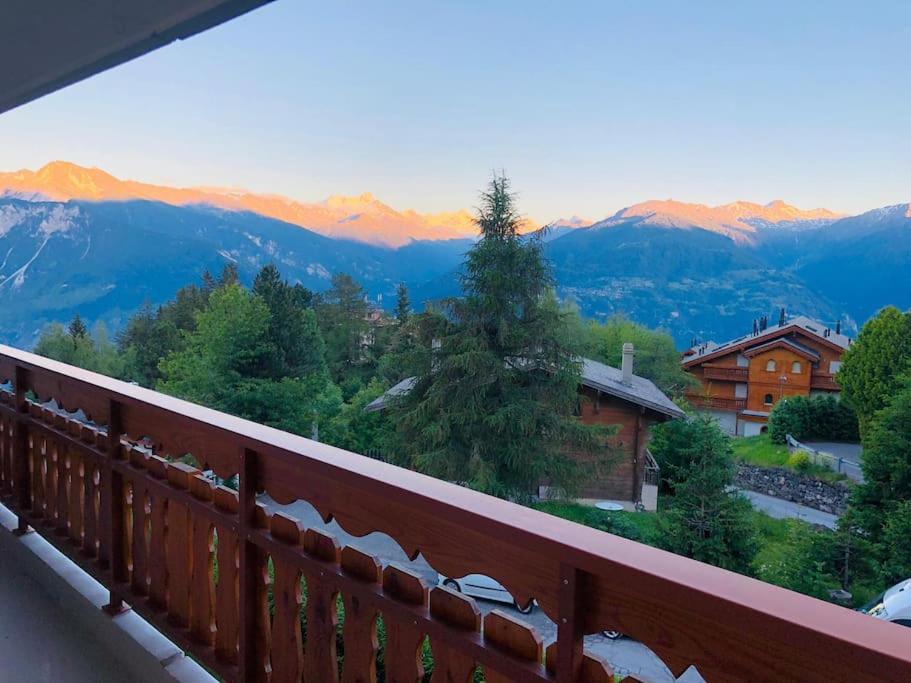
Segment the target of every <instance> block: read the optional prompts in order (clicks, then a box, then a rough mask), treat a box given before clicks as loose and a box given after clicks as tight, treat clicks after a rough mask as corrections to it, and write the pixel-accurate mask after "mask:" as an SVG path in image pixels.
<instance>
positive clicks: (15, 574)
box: [0, 529, 125, 683]
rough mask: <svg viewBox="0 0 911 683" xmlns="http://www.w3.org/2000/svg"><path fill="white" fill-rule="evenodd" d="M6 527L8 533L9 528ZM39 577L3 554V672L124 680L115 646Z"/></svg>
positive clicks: (35, 677) (13, 676)
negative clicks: (90, 631)
mask: <svg viewBox="0 0 911 683" xmlns="http://www.w3.org/2000/svg"><path fill="white" fill-rule="evenodd" d="M0 533H8V532H7V531H6V530H5V529H2V530H0ZM73 626H74V624H73V620H72V617H71V616H70V615H69V614H68V613H67V612H66V611H65V610H64V609H63V608H62V607H61V605H60V604H59V603H58V602H57V600H56V599H55V598H54V597H53V596H51V595H49V594H48V593H47V592H46V591H45V589H44V587H43V586H42V585H41V583H39V582H38V581H35V580H34V579H32V578H31V577H29V576H27V575H26V574H24V573H23V572H22V571H20V570H19V569H18V568H17V567H16V566H14V561H13V558H11V557H9V556H8V555H7V554H6V553H2V554H0V678H2V679H3V680H5V681H35V682H41V681H48V682H51V681H53V682H55V683H56V682H57V681H72V682H73V683H81V682H82V681H93V682H96V681H122V680H125V679H124V673H125V672H124V668H123V665H122V664H121V662H120V661H119V659H118V658H117V657H116V656H115V654H114V653H113V652H112V651H111V648H110V646H107V645H106V644H105V643H102V642H99V641H98V640H96V639H94V638H93V637H92V636H91V635H86V634H85V633H84V632H83V631H81V629H74V628H73Z"/></svg>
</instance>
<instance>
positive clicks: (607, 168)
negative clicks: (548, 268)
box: [0, 0, 911, 221]
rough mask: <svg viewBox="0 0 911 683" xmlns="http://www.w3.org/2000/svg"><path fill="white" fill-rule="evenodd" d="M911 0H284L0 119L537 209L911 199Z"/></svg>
mask: <svg viewBox="0 0 911 683" xmlns="http://www.w3.org/2000/svg"><path fill="white" fill-rule="evenodd" d="M908 45H911V3H907V2H893V3H885V2H882V3H879V2H863V3H860V2H850V3H838V2H811V1H797V2H795V1H793V0H791V1H790V2H783V3H777V2H750V3H746V2H682V1H681V2H623V3H621V2H590V3H588V2H561V3H552V2H518V1H516V2H506V1H503V2H467V1H466V2H452V3H445V4H443V3H431V2H392V1H390V2H384V3H379V2H363V3H353V2H339V3H334V2H324V3H312V2H302V1H299V0H278V1H277V2H275V3H273V4H272V5H268V6H266V7H264V8H261V9H259V10H256V11H254V12H253V13H251V14H248V15H246V16H244V17H242V18H240V19H238V20H235V21H233V22H231V23H229V24H226V25H224V26H222V27H219V28H217V29H214V30H212V31H209V32H207V33H205V34H202V35H200V36H196V37H194V38H192V39H190V40H188V41H184V42H182V43H179V44H174V45H171V46H169V47H166V48H164V49H162V50H159V51H158V52H155V53H153V54H151V55H147V56H145V57H142V58H140V59H138V60H136V61H134V62H131V63H129V64H126V65H123V66H121V67H118V68H116V69H114V70H112V71H109V72H106V73H104V74H101V75H98V76H96V77H94V78H92V79H90V80H88V81H85V82H83V83H80V84H77V85H75V86H71V87H70V88H68V89H66V90H63V91H60V92H57V93H54V94H52V95H49V96H47V97H45V98H43V99H41V100H39V101H36V102H33V103H30V104H28V105H26V106H24V107H21V108H19V109H17V110H14V111H12V112H9V113H6V114H3V115H0V169H2V170H12V169H16V168H21V167H30V168H36V167H38V166H40V165H42V164H43V163H45V162H47V161H49V160H51V159H66V160H70V161H74V162H77V163H80V164H84V165H95V166H100V167H102V168H105V169H106V170H108V171H110V172H112V173H114V174H115V175H118V176H120V177H129V178H135V179H138V180H145V181H149V182H158V183H163V184H174V185H221V186H242V187H246V188H249V189H252V190H256V191H265V192H277V193H281V194H286V195H290V196H292V197H295V198H299V199H303V200H319V199H322V198H325V197H326V196H328V195H330V194H359V193H361V192H365V191H370V192H373V193H374V194H376V195H377V196H378V197H379V198H381V199H383V200H384V201H386V202H388V203H390V204H392V205H393V206H396V207H397V208H404V207H411V208H415V209H417V210H420V211H443V210H451V209H457V208H462V207H470V206H472V205H473V204H474V203H475V200H476V196H477V191H478V189H479V187H480V186H481V185H483V184H484V182H485V181H486V179H487V178H488V176H489V174H490V172H491V170H492V169H501V168H502V169H505V170H506V171H507V173H508V174H509V175H510V176H512V178H513V180H514V184H515V187H516V189H518V190H519V192H520V196H521V202H522V203H521V206H522V209H523V210H524V211H525V212H526V213H527V214H528V215H530V216H531V217H532V218H534V219H537V220H542V221H543V220H550V219H552V218H555V217H558V216H568V215H570V214H573V213H575V214H579V215H582V216H586V217H590V218H601V217H604V216H606V215H608V214H610V213H613V212H614V211H616V210H618V209H620V208H622V207H623V206H626V205H629V204H632V203H635V202H637V201H642V200H645V199H650V198H656V199H665V198H671V197H672V198H675V199H680V200H685V201H696V202H704V203H713V204H714V203H723V202H728V201H733V200H737V199H746V200H751V201H758V202H762V203H764V202H767V201H770V200H772V199H775V198H782V199H785V200H787V201H789V202H791V203H794V204H796V205H798V206H801V207H803V208H811V207H816V206H826V207H828V208H832V209H835V210H840V211H845V212H859V211H862V210H866V209H869V208H873V207H876V206H881V205H885V204H892V203H898V202H906V201H909V200H911V134H909V127H911V87H909V85H911V83H909V81H911V75H909V74H911V70H909V62H911V60H909V50H908Z"/></svg>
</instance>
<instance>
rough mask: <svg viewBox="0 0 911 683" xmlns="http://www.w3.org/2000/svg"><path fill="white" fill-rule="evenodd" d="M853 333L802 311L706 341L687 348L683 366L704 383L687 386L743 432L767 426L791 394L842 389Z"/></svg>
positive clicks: (729, 426)
mask: <svg viewBox="0 0 911 683" xmlns="http://www.w3.org/2000/svg"><path fill="white" fill-rule="evenodd" d="M850 344H851V338H850V337H848V336H847V335H844V334H842V333H841V326H840V325H837V326H836V327H835V329H832V328H830V327H828V326H826V325H825V324H823V323H820V322H817V321H815V320H812V319H810V318H807V317H804V316H799V317H793V318H789V319H785V320H781V321H780V322H779V323H778V324H776V325H772V326H768V325H766V324H765V321H758V322H757V323H756V324H754V327H753V332H752V333H751V334H748V335H745V336H743V337H738V338H737V339H732V340H730V341H728V342H725V343H723V344H716V343H714V342H706V343H703V344H699V345H696V346H693V347H692V348H690V349H688V350H687V351H686V352H685V353H684V354H683V367H684V368H686V370H687V371H688V372H690V373H691V374H692V375H693V376H694V377H696V379H698V380H699V386H698V387H696V388H694V389H691V390H690V391H688V392H687V398H688V399H689V400H690V402H692V403H693V404H694V405H695V406H697V407H698V408H700V409H701V410H703V411H706V412H708V413H710V414H712V415H713V416H715V417H716V418H717V419H718V422H719V424H720V425H721V426H722V428H723V429H724V430H725V431H726V432H728V433H730V434H736V435H739V436H752V435H755V434H760V433H762V432H764V431H765V429H766V423H767V422H768V418H769V413H770V412H771V410H772V408H773V407H774V405H775V404H776V403H777V402H778V401H779V400H781V399H782V398H784V397H786V396H812V395H815V394H833V393H834V394H837V393H838V391H839V389H838V384H836V383H835V374H836V373H837V372H838V368H839V366H840V365H841V357H842V354H843V353H844V351H845V349H847V348H848V346H850Z"/></svg>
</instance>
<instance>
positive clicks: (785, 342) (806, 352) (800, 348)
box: [743, 337, 819, 360]
mask: <svg viewBox="0 0 911 683" xmlns="http://www.w3.org/2000/svg"><path fill="white" fill-rule="evenodd" d="M776 346H787V347H789V348H790V349H791V350H792V351H794V352H796V353H798V354H799V355H801V356H804V357H805V358H809V359H810V360H819V354H818V353H817V352H816V351H814V350H813V349H811V348H810V347H809V346H807V345H806V344H801V343H800V342H799V341H797V340H795V339H791V338H790V337H779V338H778V339H773V340H772V341H768V342H766V343H765V344H759V345H758V346H751V347H750V348H748V349H747V350H746V351H744V352H743V355H744V356H755V355H756V354H757V353H762V352H763V351H767V350H768V349H771V348H774V347H776Z"/></svg>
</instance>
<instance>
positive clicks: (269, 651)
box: [0, 346, 911, 681]
mask: <svg viewBox="0 0 911 683" xmlns="http://www.w3.org/2000/svg"><path fill="white" fill-rule="evenodd" d="M4 380H11V381H12V382H13V384H14V387H15V394H12V395H11V394H8V393H6V394H5V393H3V392H0V397H2V398H3V399H4V400H3V401H2V402H0V493H2V494H3V496H4V498H3V499H4V502H5V504H7V505H8V506H9V507H11V509H13V510H14V511H15V512H16V513H17V514H19V515H20V516H21V517H22V519H23V521H24V523H27V524H29V525H31V526H32V527H34V528H35V529H36V530H38V531H39V532H40V533H41V534H42V535H44V536H46V537H47V538H48V539H49V540H51V542H53V543H55V545H57V546H58V547H59V548H61V549H62V550H64V552H66V553H67V554H68V555H69V556H70V557H72V558H74V559H75V560H76V561H77V562H79V563H80V565H81V566H83V567H85V568H86V569H87V570H88V571H90V573H92V574H93V575H94V576H96V577H100V578H101V580H102V581H103V582H104V583H105V585H106V586H107V587H108V588H109V589H110V590H111V594H112V600H111V603H112V604H116V601H117V600H122V601H124V602H126V603H128V604H130V605H131V606H132V607H133V608H134V609H137V611H139V612H140V613H142V614H143V615H145V616H146V617H147V618H149V619H150V620H151V621H152V622H153V623H154V624H156V625H157V626H159V627H160V628H162V630H164V631H165V632H166V633H167V634H168V635H170V636H171V637H172V638H174V639H175V641H176V642H178V643H179V644H180V645H181V646H182V647H185V648H187V649H188V650H190V651H192V652H193V654H194V655H196V656H197V657H198V658H199V659H200V660H201V661H203V662H204V663H206V664H207V665H208V666H210V667H211V668H212V669H213V670H215V671H217V672H218V673H219V674H220V675H222V676H223V677H225V678H227V679H238V680H241V679H242V680H257V679H262V678H266V677H268V676H269V675H270V673H269V672H270V670H271V680H273V681H283V680H292V679H294V680H296V679H297V678H299V677H300V674H301V673H304V674H305V677H306V678H307V680H330V678H331V676H334V675H335V674H333V673H332V672H337V668H336V665H335V661H334V657H335V654H334V652H335V651H334V647H335V626H334V613H335V597H334V596H336V595H337V594H340V595H341V596H342V599H343V600H344V604H345V608H346V609H345V629H344V634H343V635H342V636H340V637H342V638H343V639H344V643H345V660H344V661H345V664H344V665H343V669H342V679H343V680H354V679H357V680H371V678H370V677H371V675H372V674H371V671H370V668H369V663H370V661H371V658H372V657H373V655H374V653H373V651H372V647H373V646H372V644H371V643H372V642H373V636H372V633H373V631H372V629H374V628H375V616H376V614H382V616H383V620H384V624H385V628H386V633H387V643H386V656H385V666H386V673H387V680H394V679H395V680H397V679H399V678H401V679H408V680H415V679H416V677H417V675H418V672H417V671H416V670H415V667H417V666H418V664H417V661H418V659H417V657H416V652H417V649H416V648H419V647H420V646H421V642H422V641H423V637H424V635H429V636H430V642H431V647H432V648H433V654H434V659H435V662H436V666H438V667H440V669H441V671H448V672H450V673H451V674H452V675H457V676H458V675H460V674H459V673H458V672H461V671H465V670H469V671H470V669H471V668H473V666H474V665H475V664H480V665H481V666H483V667H484V669H485V671H486V672H487V674H486V675H487V680H561V681H568V680H608V679H607V678H605V676H606V675H607V674H606V668H605V667H603V666H600V665H598V664H597V662H595V660H594V659H592V658H591V657H589V656H588V655H586V654H585V653H584V652H583V650H582V648H581V636H582V634H586V633H594V632H597V631H599V630H602V629H613V630H619V631H621V632H623V633H625V634H627V635H629V636H632V637H634V638H636V639H638V640H640V641H642V642H644V643H645V644H646V645H648V646H649V647H650V648H651V649H652V650H654V651H655V652H656V653H657V654H658V655H659V656H660V657H661V658H662V659H663V660H664V661H665V663H666V664H667V665H668V666H669V668H670V669H671V671H672V672H674V673H675V674H677V675H679V674H680V673H682V672H683V670H685V669H686V668H687V667H688V666H689V665H691V664H693V665H695V666H696V667H697V669H698V670H699V671H700V673H701V674H702V675H703V676H704V677H705V678H706V680H709V681H713V680H773V679H774V680H802V681H814V680H848V679H850V680H907V679H908V678H909V676H911V632H908V631H905V630H903V629H902V628H900V627H897V626H893V625H890V624H885V623H882V622H879V621H877V620H874V619H871V618H869V617H866V616H863V615H860V614H857V613H855V612H852V611H850V610H847V609H844V608H841V607H838V606H835V605H831V604H828V603H824V602H821V601H818V600H815V599H812V598H808V597H805V596H802V595H799V594H796V593H793V592H790V591H787V590H784V589H780V588H777V587H775V586H771V585H769V584H765V583H762V582H759V581H756V580H753V579H750V578H747V577H744V576H740V575H737V574H734V573H731V572H728V571H725V570H722V569H718V568H715V567H711V566H708V565H704V564H701V563H698V562H694V561H692V560H688V559H686V558H683V557H679V556H676V555H672V554H670V553H666V552H663V551H661V550H657V549H654V548H651V547H648V546H645V545H641V544H638V543H634V542H632V541H628V540H626V539H622V538H619V537H616V536H612V535H610V534H606V533H603V532H599V531H596V530H593V529H590V528H587V527H583V526H580V525H577V524H574V523H572V522H568V521H566V520H562V519H559V518H556V517H553V516H550V515H547V514H544V513H541V512H537V511H535V510H531V509H528V508H525V507H521V506H518V505H515V504H512V503H509V502H507V501H503V500H499V499H496V498H492V497H490V496H486V495H484V494H481V493H478V492H475V491H471V490H468V489H465V488H462V487H459V486H455V485H452V484H448V483H446V482H442V481H439V480H436V479H433V478H430V477H426V476H424V475H421V474H418V473H415V472H411V471H408V470H404V469H401V468H397V467H394V466H392V465H388V464H386V463H383V462H378V461H376V460H372V459H369V458H366V457H363V456H360V455H356V454H354V453H350V452H347V451H344V450H341V449H337V448H333V447H331V446H327V445H325V444H320V443H316V442H314V441H311V440H309V439H305V438H302V437H298V436H294V435H291V434H288V433H285V432H281V431H279V430H276V429H272V428H270V427H266V426H263V425H259V424H255V423H252V422H249V421H247V420H243V419H240V418H237V417H232V416H229V415H226V414H224V413H220V412H217V411H214V410H210V409H207V408H204V407H201V406H198V405H195V404H192V403H189V402H186V401H182V400H180V399H176V398H173V397H170V396H166V395H163V394H160V393H157V392H154V391H150V390H147V389H143V388H141V387H137V386H133V385H130V384H127V383H124V382H120V381H117V380H113V379H110V378H107V377H103V376H101V375H97V374H95V373H91V372H88V371H85V370H81V369H78V368H74V367H71V366H68V365H65V364H62V363H58V362H56V361H52V360H48V359H45V358H42V357H39V356H36V355H33V354H30V353H27V352H23V351H19V350H16V349H12V348H9V347H5V346H0V383H2V382H3V381H4ZM26 392H31V394H33V395H34V396H37V397H38V399H40V401H42V402H43V401H47V400H50V399H56V401H57V402H58V404H59V405H60V406H62V407H63V408H65V409H66V410H67V411H74V410H76V409H82V410H83V411H84V412H85V413H86V415H87V416H88V417H89V419H91V420H92V421H94V422H95V423H97V424H99V425H109V424H110V423H111V415H112V413H113V414H115V416H116V417H117V422H119V425H118V426H119V429H114V430H112V434H116V433H120V434H123V435H124V440H123V441H122V442H121V443H119V444H115V445H117V446H118V447H112V446H111V444H110V440H109V437H108V434H107V433H106V431H105V430H103V429H93V428H91V427H89V426H87V425H86V424H84V423H80V422H77V421H75V420H73V419H70V418H67V417H66V416H65V415H61V414H59V413H57V412H53V411H50V410H47V409H45V408H42V407H41V405H40V404H39V403H38V402H32V401H27V400H24V397H25V394H26ZM140 439H142V440H143V442H144V443H148V441H149V440H150V441H151V442H152V443H153V444H154V453H155V454H154V455H150V454H149V453H148V452H147V451H146V450H145V449H143V448H140V447H138V446H135V445H131V444H134V443H136V442H138V441H139V440H140ZM186 453H192V454H193V456H194V457H195V458H196V459H197V461H199V462H200V463H203V464H204V468H205V469H209V468H210V469H212V470H214V472H215V473H216V474H217V475H218V476H220V477H223V478H227V477H230V476H233V475H236V474H239V475H240V489H241V491H240V495H239V496H238V494H237V493H235V492H233V491H230V490H229V489H225V488H224V487H213V486H212V485H211V483H209V482H208V481H207V480H206V479H205V478H204V477H203V476H202V474H201V473H200V472H199V470H196V469H195V468H191V467H188V466H186V465H182V464H180V463H176V462H169V461H168V460H167V459H166V458H164V457H161V454H166V455H167V456H170V457H178V456H181V455H183V454H186ZM23 463H25V465H26V470H25V474H23ZM106 471H110V472H111V473H113V474H115V475H117V477H108V476H96V472H97V473H98V474H99V475H101V474H103V473H104V472H106ZM118 477H119V478H120V481H121V485H122V488H123V495H122V505H120V504H116V503H110V504H107V505H105V507H103V508H102V507H100V500H108V501H110V500H111V496H112V495H113V494H114V493H115V491H114V490H113V489H111V488H109V487H111V484H110V482H111V481H114V482H115V484H116V481H117V478H118ZM61 481H62V482H63V483H64V486H63V487H62V488H61V486H60V482H61ZM258 492H265V493H268V494H269V496H271V498H272V499H274V500H275V501H277V502H278V503H290V502H293V501H295V500H298V499H302V500H306V501H308V502H309V503H311V504H312V505H313V506H314V507H315V508H316V509H317V510H318V511H319V513H320V514H321V515H322V517H323V518H324V519H326V520H328V519H330V518H334V519H335V520H337V521H338V523H339V524H340V525H341V526H342V527H343V528H344V529H346V530H347V531H348V532H349V533H351V534H354V535H357V536H360V535H364V534H367V533H370V532H373V531H380V532H383V533H386V534H388V535H389V536H391V537H392V538H393V539H395V540H396V541H397V542H398V543H399V545H401V547H402V548H403V549H404V550H405V552H406V554H407V555H408V556H409V557H412V558H413V557H415V556H416V555H417V554H418V553H419V552H420V553H421V554H422V555H423V556H424V558H425V559H426V560H427V561H428V562H429V563H430V564H431V565H432V566H433V567H434V568H435V569H436V570H437V571H439V572H440V573H442V574H445V575H448V576H456V577H458V576H463V575H465V574H468V573H480V574H486V575H488V576H491V577H493V578H495V579H497V580H498V581H500V582H501V583H502V584H503V585H504V586H506V588H507V589H508V590H509V591H510V592H511V593H512V594H513V595H514V596H515V598H516V600H517V601H518V602H519V603H520V604H524V603H526V602H527V601H528V600H530V599H536V600H537V602H538V604H539V605H540V606H541V609H543V610H544V611H545V612H546V613H547V615H548V616H549V617H550V618H551V619H552V620H554V622H555V623H557V624H558V640H559V643H558V646H557V647H554V648H550V649H549V651H548V655H549V662H548V664H549V668H548V669H545V667H544V666H543V665H542V662H541V654H540V652H538V650H537V649H536V647H535V646H534V643H535V642H536V640H535V638H534V635H533V634H531V633H530V632H529V631H528V630H527V629H526V628H525V627H524V626H522V625H521V624H517V623H515V622H514V621H513V620H511V619H509V618H508V617H506V616H503V615H499V616H492V615H493V614H498V613H492V615H488V616H487V618H485V620H484V626H483V628H481V627H480V621H478V628H475V626H473V624H474V623H475V621H476V620H475V618H474V617H472V616H471V615H472V614H473V613H474V610H476V608H475V607H474V606H473V605H472V603H471V601H470V599H468V598H464V597H463V596H459V595H457V594H454V593H451V592H449V591H447V590H446V589H444V588H435V589H433V591H428V590H427V587H426V586H423V585H422V583H421V580H420V579H419V578H418V577H416V576H412V575H410V574H409V573H408V572H406V571H404V570H401V569H398V568H395V567H392V566H390V567H387V568H385V569H383V570H382V571H380V569H379V568H378V563H377V562H376V560H375V558H371V557H369V556H367V555H364V554H363V553H359V552H357V551H355V550H354V549H352V548H345V549H341V548H339V546H338V543H337V541H336V540H335V539H333V538H331V537H329V536H328V535H326V534H325V533H324V532H321V531H319V530H316V529H311V530H306V529H303V528H302V527H301V525H300V524H299V523H298V522H296V521H295V520H293V519H290V518H287V517H285V516H284V515H282V514H281V513H273V512H272V511H270V510H269V509H267V508H266V507H264V506H263V505H261V504H260V503H258V502H257V499H256V496H257V493H258ZM108 511H112V512H113V513H114V514H117V515H122V518H121V519H120V520H119V522H113V523H112V522H111V521H110V520H105V519H104V516H105V515H106V514H110V513H109V512H108ZM95 515H100V518H96V517H95ZM99 521H103V522H104V524H103V526H102V528H101V529H99V526H98V524H97V522H99ZM117 528H122V533H123V537H122V538H121V539H119V540H120V541H122V542H119V541H118V539H113V538H112V537H111V536H107V539H109V540H107V541H105V534H104V533H100V531H103V530H104V529H115V530H116V529H117ZM216 538H217V544H216V543H215V539H216ZM216 546H217V547H216ZM111 553H113V554H114V556H113V557H109V555H110V554H111ZM235 558H239V560H237V559H235ZM216 564H217V567H218V581H217V582H216V581H215V579H214V569H213V568H214V567H215V565H216ZM269 565H271V566H272V567H273V568H274V577H273V578H272V579H271V584H270V579H269V578H268V576H269V575H268V573H267V572H266V567H267V566H269ZM124 569H126V572H125V573H124ZM301 576H303V577H304V578H305V580H306V584H307V590H308V601H307V607H306V608H304V609H306V610H307V617H308V618H307V634H306V638H307V639H308V642H307V643H306V647H304V641H303V636H302V635H301V633H300V627H299V620H298V617H299V613H300V610H301V609H302V607H301V604H300V598H299V590H300V588H299V583H300V578H301ZM428 594H430V598H429V602H428ZM270 595H271V596H272V598H273V604H274V614H273V615H272V617H271V620H270V615H269V611H268V610H269V600H268V598H269V596H270ZM564 620H565V621H564ZM270 621H271V625H270ZM479 628H481V630H480V631H479ZM238 643H239V647H238ZM305 653H306V654H305ZM359 667H360V668H359ZM364 667H366V668H364ZM453 672H455V673H453ZM325 676H330V678H324V677H325ZM497 676H499V677H500V678H499V679H498V678H497Z"/></svg>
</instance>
